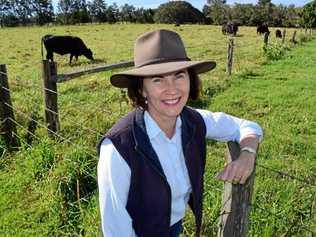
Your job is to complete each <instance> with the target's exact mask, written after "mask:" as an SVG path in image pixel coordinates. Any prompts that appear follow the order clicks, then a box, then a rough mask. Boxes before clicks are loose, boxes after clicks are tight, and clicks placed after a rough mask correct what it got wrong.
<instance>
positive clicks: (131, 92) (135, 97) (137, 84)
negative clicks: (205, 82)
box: [127, 68, 201, 110]
mask: <svg viewBox="0 0 316 237" xmlns="http://www.w3.org/2000/svg"><path fill="white" fill-rule="evenodd" d="M188 73H189V78H190V92H189V99H191V100H197V99H198V98H199V95H200V90H201V82H200V78H199V76H198V74H197V73H196V72H195V71H194V70H193V69H190V68H189V69H188ZM143 80H144V78H143V77H134V78H131V84H130V86H129V87H128V88H127V95H128V97H129V99H130V101H131V104H132V106H133V107H135V108H136V107H142V108H143V109H145V110H147V104H146V99H145V98H144V97H143V95H142V94H141V91H142V90H143Z"/></svg>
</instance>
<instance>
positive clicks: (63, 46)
mask: <svg viewBox="0 0 316 237" xmlns="http://www.w3.org/2000/svg"><path fill="white" fill-rule="evenodd" d="M43 44H44V45H45V49H46V59H47V60H51V61H54V56H53V53H57V54H60V55H64V54H70V58H69V64H71V61H72V58H73V57H74V56H75V58H76V60H78V56H81V55H84V56H85V57H86V58H88V59H90V60H93V53H92V51H91V49H88V48H87V46H86V45H85V44H84V42H83V41H82V40H81V39H80V38H79V37H74V36H57V35H45V36H44V37H43V38H42V57H43Z"/></svg>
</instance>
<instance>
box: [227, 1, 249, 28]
mask: <svg viewBox="0 0 316 237" xmlns="http://www.w3.org/2000/svg"><path fill="white" fill-rule="evenodd" d="M253 14H254V6H253V5H252V4H239V3H236V4H235V5H234V6H233V7H232V9H231V18H232V20H234V21H236V22H237V23H238V24H239V25H251V23H250V21H249V19H251V16H252V15H253Z"/></svg>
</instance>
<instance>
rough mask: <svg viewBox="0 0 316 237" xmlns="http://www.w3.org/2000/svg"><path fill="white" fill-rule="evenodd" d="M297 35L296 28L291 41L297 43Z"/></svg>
mask: <svg viewBox="0 0 316 237" xmlns="http://www.w3.org/2000/svg"><path fill="white" fill-rule="evenodd" d="M295 37H296V30H294V32H293V35H292V38H291V42H292V43H293V44H296V43H297V41H296V39H295Z"/></svg>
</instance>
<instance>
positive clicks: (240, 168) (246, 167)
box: [216, 152, 256, 184]
mask: <svg viewBox="0 0 316 237" xmlns="http://www.w3.org/2000/svg"><path fill="white" fill-rule="evenodd" d="M255 159H256V156H255V154H252V153H249V152H241V154H240V156H239V158H238V159H237V160H235V161H232V162H230V163H229V164H227V165H226V166H225V168H224V169H223V170H222V171H221V172H220V173H219V174H218V175H217V176H216V178H217V179H220V180H223V181H226V182H231V183H234V184H236V183H240V184H244V183H245V182H246V180H247V179H248V177H249V176H250V175H251V173H252V171H253V169H254V165H255Z"/></svg>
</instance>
